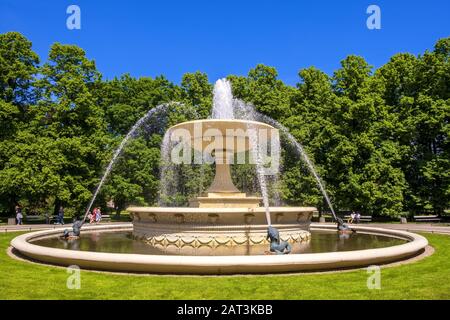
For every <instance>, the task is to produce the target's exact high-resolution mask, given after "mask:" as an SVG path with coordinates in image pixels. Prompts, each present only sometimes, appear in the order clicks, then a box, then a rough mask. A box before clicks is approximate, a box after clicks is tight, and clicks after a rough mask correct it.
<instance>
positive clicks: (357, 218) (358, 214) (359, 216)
mask: <svg viewBox="0 0 450 320" xmlns="http://www.w3.org/2000/svg"><path fill="white" fill-rule="evenodd" d="M355 219H356V224H358V223H359V220H360V219H361V214H360V213H359V211H357V212H356V216H355Z"/></svg>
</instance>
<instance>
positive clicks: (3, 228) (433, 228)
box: [0, 222, 450, 235]
mask: <svg viewBox="0 0 450 320" xmlns="http://www.w3.org/2000/svg"><path fill="white" fill-rule="evenodd" d="M126 223H129V222H102V223H101V224H116V225H117V224H126ZM316 225H317V223H316ZM324 225H330V223H324ZM361 225H362V226H370V227H375V228H386V229H396V230H403V231H410V232H431V233H439V234H447V235H450V226H449V225H447V224H438V223H433V224H430V223H405V224H400V223H361ZM70 228H72V224H65V225H58V224H28V225H20V226H18V225H0V233H3V232H5V233H6V232H17V231H36V230H44V229H70Z"/></svg>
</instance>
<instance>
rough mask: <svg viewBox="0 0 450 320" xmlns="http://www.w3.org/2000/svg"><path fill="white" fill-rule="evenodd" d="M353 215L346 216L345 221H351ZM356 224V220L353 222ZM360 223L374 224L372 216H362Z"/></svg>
mask: <svg viewBox="0 0 450 320" xmlns="http://www.w3.org/2000/svg"><path fill="white" fill-rule="evenodd" d="M350 219H351V215H345V216H344V220H345V221H350ZM353 222H356V219H355V220H354V221H353ZM359 222H372V216H360V218H359Z"/></svg>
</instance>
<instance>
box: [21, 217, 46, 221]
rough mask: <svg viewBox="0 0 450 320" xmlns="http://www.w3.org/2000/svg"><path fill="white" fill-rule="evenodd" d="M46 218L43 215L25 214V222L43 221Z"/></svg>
mask: <svg viewBox="0 0 450 320" xmlns="http://www.w3.org/2000/svg"><path fill="white" fill-rule="evenodd" d="M44 220H45V218H44V217H43V216H25V217H23V222H43V221H44Z"/></svg>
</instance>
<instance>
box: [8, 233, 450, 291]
mask: <svg viewBox="0 0 450 320" xmlns="http://www.w3.org/2000/svg"><path fill="white" fill-rule="evenodd" d="M17 235H18V233H8V234H1V235H0V299H449V298H450V237H448V236H443V235H433V234H426V237H427V238H428V240H429V241H430V243H431V245H432V246H433V247H434V248H435V250H436V252H435V254H434V255H432V256H430V257H428V258H425V259H423V260H421V261H418V262H416V263H412V264H408V265H404V266H399V267H392V268H384V269H382V272H381V289H380V290H369V289H367V286H366V281H367V277H368V274H367V273H366V271H365V270H357V271H351V272H341V273H327V274H298V275H275V276H267V275H266V276H222V277H198V276H156V275H155V276H140V275H139V276H137V275H130V276H127V275H118V274H108V273H97V272H89V271H83V272H82V273H81V289H79V290H69V289H67V287H66V281H67V277H68V276H69V274H68V273H66V270H65V269H62V268H55V267H51V266H41V265H36V264H31V263H27V262H21V261H17V260H14V259H11V258H10V257H9V256H8V255H7V253H6V249H7V247H8V245H9V242H10V240H11V239H12V238H13V237H15V236H17Z"/></svg>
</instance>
